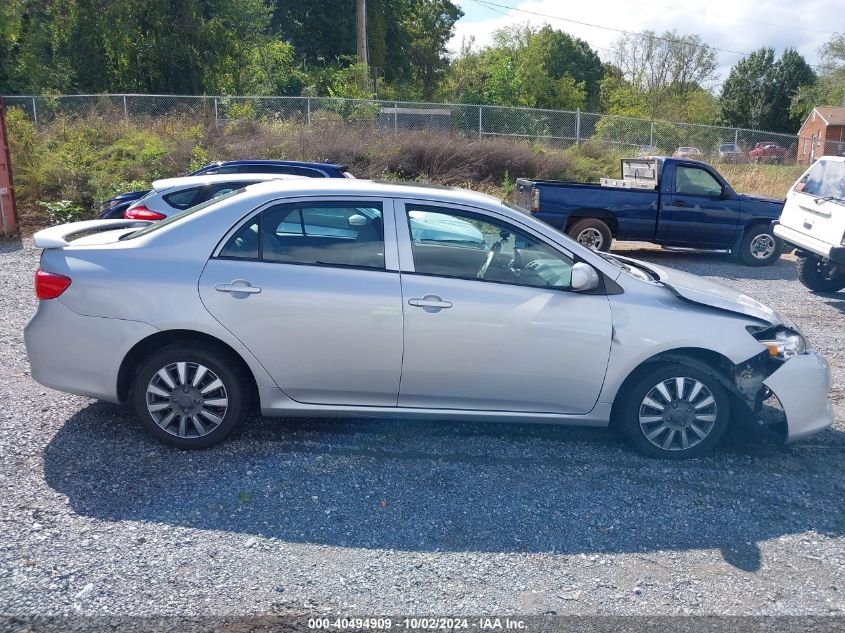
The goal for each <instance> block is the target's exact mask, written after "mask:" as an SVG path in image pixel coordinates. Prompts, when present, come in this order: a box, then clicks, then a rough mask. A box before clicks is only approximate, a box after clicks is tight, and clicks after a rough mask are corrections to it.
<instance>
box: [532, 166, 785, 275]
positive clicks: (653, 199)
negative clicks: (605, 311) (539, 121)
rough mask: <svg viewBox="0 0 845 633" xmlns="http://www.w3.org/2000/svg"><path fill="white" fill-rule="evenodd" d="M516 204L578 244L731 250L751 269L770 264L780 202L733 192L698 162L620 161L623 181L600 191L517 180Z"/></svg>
mask: <svg viewBox="0 0 845 633" xmlns="http://www.w3.org/2000/svg"><path fill="white" fill-rule="evenodd" d="M516 196H517V198H516V203H517V204H518V205H519V206H521V207H523V208H525V209H528V210H530V211H531V213H532V214H533V215H534V216H535V217H537V218H539V219H540V220H543V221H544V222H546V223H547V224H550V225H552V226H554V227H555V228H558V229H560V230H561V231H564V232H565V233H566V234H567V235H569V236H570V237H572V238H573V239H575V240H577V241H578V242H580V243H581V244H584V245H586V246H589V247H591V248H594V249H597V250H602V251H606V250H607V249H608V248H610V244H611V241H612V240H613V239H617V240H632V241H640V242H653V243H655V244H660V245H663V246H678V247H687V248H697V249H713V250H730V251H731V253H733V254H735V255H736V256H737V257H738V258H739V259H740V261H742V262H744V263H745V264H748V265H749V266H766V265H768V264H771V263H773V262H775V261H776V260H777V259H778V257H780V255H781V252H782V250H783V243H782V242H781V240H780V238H778V237H775V235H774V233H773V232H772V226H771V223H772V220H776V219H777V218H778V215H779V214H780V211H781V209H782V208H783V200H773V199H771V198H760V197H756V196H747V195H744V194H739V193H736V192H735V191H734V190H733V189H732V188H731V186H730V185H729V184H728V183H727V181H726V180H725V179H724V178H722V176H721V175H720V174H719V172H718V171H716V170H715V169H714V168H713V167H711V166H710V165H708V164H707V163H703V162H701V161H696V160H686V159H675V158H665V157H645V158H630V159H624V160H623V161H622V178H621V179H612V178H602V179H601V183H600V184H597V185H596V184H587V183H577V182H564V181H557V180H529V179H526V178H520V179H518V180H517V181H516Z"/></svg>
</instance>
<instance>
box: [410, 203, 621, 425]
mask: <svg viewBox="0 0 845 633" xmlns="http://www.w3.org/2000/svg"><path fill="white" fill-rule="evenodd" d="M420 213H424V214H426V215H425V217H426V218H427V219H428V221H429V222H430V223H435V222H436V223H437V224H439V225H441V226H444V227H445V226H451V227H455V229H454V230H453V231H452V232H451V235H450V234H447V233H446V232H444V233H443V234H438V235H435V236H431V235H430V234H428V233H426V232H423V231H420V230H419V228H418V227H417V226H415V223H414V217H415V215H418V214H420ZM395 214H396V220H395V223H396V230H397V239H398V242H399V257H400V263H401V268H402V295H403V297H402V298H403V304H402V308H403V310H404V313H405V328H404V331H405V347H404V350H405V351H404V360H403V363H402V381H401V386H400V390H399V406H401V407H422V408H430V409H472V410H482V411H513V412H533V413H568V414H584V413H588V412H589V411H591V410H592V409H593V407H594V406H595V404H596V402H597V400H598V395H599V392H600V390H601V387H602V383H603V382H604V377H605V373H606V371H607V363H608V356H609V353H610V343H611V337H612V324H611V314H610V305H609V302H608V299H607V296H606V295H605V294H603V293H594V294H585V293H577V292H573V291H571V290H570V288H569V281H570V274H571V268H572V265H573V263H574V262H575V261H576V258H575V257H574V256H573V255H572V254H571V253H566V252H564V251H562V250H560V249H559V248H557V247H556V246H553V245H551V244H549V243H546V242H545V241H544V240H543V239H542V238H541V237H540V236H539V235H537V234H535V233H533V232H532V231H530V230H528V229H527V228H526V227H524V226H522V227H520V226H519V225H518V224H515V223H513V222H512V221H508V220H507V219H506V218H503V217H501V216H497V215H494V214H492V213H491V212H490V211H489V210H482V209H475V208H471V207H463V206H460V205H454V204H444V203H439V202H438V203H434V202H427V201H414V200H397V201H396V205H395ZM458 223H461V224H464V225H466V227H467V230H457V229H458V227H460V224H458ZM470 229H471V230H470ZM479 232H480V233H481V234H482V235H483V236H484V240H483V242H481V243H479V241H478V239H475V238H473V239H470V237H463V236H472V235H473V234H478V233H479Z"/></svg>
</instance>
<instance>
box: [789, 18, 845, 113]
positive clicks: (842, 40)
mask: <svg viewBox="0 0 845 633" xmlns="http://www.w3.org/2000/svg"><path fill="white" fill-rule="evenodd" d="M819 57H820V58H821V66H820V68H819V76H818V80H817V81H816V83H815V84H812V85H804V86H801V87H800V88H799V89H798V90H797V91H796V93H795V94H794V95H793V96H792V102H791V104H790V108H789V114H790V116H791V117H792V119H793V121H800V122H803V120H804V119H805V118H806V117H807V115H808V114H810V112H811V111H812V110H813V108H814V107H816V106H819V105H845V33H835V34H834V35H833V36H832V37H831V38H830V39H829V40H828V41H827V42H826V43H825V44H824V46H822V47H821V49H820V50H819Z"/></svg>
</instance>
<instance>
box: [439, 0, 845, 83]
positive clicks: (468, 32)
mask: <svg viewBox="0 0 845 633" xmlns="http://www.w3.org/2000/svg"><path fill="white" fill-rule="evenodd" d="M455 2H456V4H458V5H460V7H461V9H462V10H463V12H464V17H463V18H461V19H460V20H459V21H458V22H457V24H456V25H455V35H454V37H453V38H452V40H451V42H450V45H449V47H450V49H451V50H452V52H453V53H456V52H457V51H458V50H459V49H460V47H461V42H462V41H463V40H464V39H465V38H469V37H470V36H474V37H475V46H476V48H478V47H480V46H484V45H485V44H488V43H489V42H490V38H491V35H492V33H493V32H494V31H495V30H497V29H500V28H502V27H505V26H509V25H513V24H520V23H522V24H524V23H525V22H530V23H531V24H532V25H534V26H542V25H543V24H546V23H547V24H550V25H551V26H552V27H554V28H557V29H560V30H562V31H566V32H567V33H569V34H570V35H574V36H576V37H580V38H581V39H584V40H586V41H587V42H588V43H589V44H590V45H591V46H592V47H593V49H594V50H595V51H596V52H597V53H598V54H599V57H601V58H602V59H603V60H605V59H608V60H609V59H610V58H611V53H610V50H609V49H610V48H611V46H612V45H613V42H614V41H615V40H616V39H617V38H618V37H619V35H620V34H619V33H618V32H614V31H611V30H606V29H600V28H594V27H590V26H584V25H581V24H575V23H573V22H566V21H563V20H560V19H554V18H550V17H545V16H541V15H532V14H530V13H526V11H532V12H535V13H542V14H546V15H548V16H555V17H556V18H565V19H566V20H575V21H578V22H588V23H591V24H596V25H601V26H604V27H610V28H613V29H622V30H626V31H635V32H639V31H642V30H645V29H649V30H652V31H656V32H658V33H662V32H664V31H667V30H672V29H677V31H678V33H680V34H698V35H700V36H701V38H702V40H703V41H704V42H705V43H706V44H708V45H710V46H712V47H717V48H721V49H726V50H729V51H737V52H740V53H742V52H745V53H748V52H751V51H753V50H755V49H757V48H760V47H763V46H769V47H772V48H774V49H775V52H776V54H780V52H781V51H782V50H783V49H784V48H787V47H790V46H791V47H793V48H796V49H798V51H799V52H800V53H801V54H802V55H804V58H805V59H806V60H807V62H808V63H810V64H818V63H819V58H818V49H819V47H820V46H821V45H822V44H824V43H825V42H826V41H827V40H828V39H829V38H830V36H831V35H832V34H833V33H834V32H836V31H837V30H839V31H840V32H841V31H845V12H843V10H842V0H800V1H796V0H589V1H588V2H584V1H583V0H578V1H572V0H527V1H525V0H455ZM484 3H488V4H487V5H486V6H485V4H484ZM490 3H494V4H490ZM495 5H499V6H495ZM503 7H513V8H516V9H521V11H516V10H513V9H508V8H503ZM716 54H717V60H718V64H719V68H718V73H719V79H718V80H716V81H715V82H714V83H713V85H712V86H710V87H711V88H712V89H715V90H718V88H719V86H720V85H721V82H722V81H724V79H725V78H726V77H727V75H728V72H729V71H730V68H731V66H733V65H734V64H735V63H736V62H738V61H739V60H740V59H742V55H739V54H736V53H729V52H721V51H716Z"/></svg>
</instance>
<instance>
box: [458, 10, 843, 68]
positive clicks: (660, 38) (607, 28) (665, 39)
mask: <svg viewBox="0 0 845 633" xmlns="http://www.w3.org/2000/svg"><path fill="white" fill-rule="evenodd" d="M473 1H474V2H476V3H478V4H481V5H482V6H484V7H486V8H488V9H490V10H492V11H496V9H495V8H494V7H499V8H501V9H508V10H510V11H518V12H520V13H526V14H529V15H536V16H538V17H542V18H548V19H551V20H559V21H561V22H568V23H570V24H578V25H580V26H587V27H590V28H595V29H602V30H605V31H613V32H615V33H623V34H625V35H633V36H635V37H648V38H649V39H654V40H658V41H661V42H669V43H670V44H678V43H681V44H688V43H687V42H684V41H683V40H678V39H672V38H670V37H664V36H661V35H648V36H645V35H643V34H642V33H636V32H634V31H629V30H627V29H619V28H615V27H612V26H604V25H602V24H593V23H592V22H584V21H582V20H573V19H571V18H562V17H560V16H558V15H550V14H548V13H541V12H539V11H529V10H528V9H520V8H518V7H512V6H509V5H506V4H499V3H497V2H493V1H492V0H473ZM498 13H501V14H502V15H505V16H507V13H503V12H501V11H498ZM696 46H697V47H698V48H703V49H706V50H711V51H719V52H721V53H729V54H731V55H740V56H742V57H748V56H749V55H751V53H746V52H744V51H735V50H731V49H728V48H719V47H717V46H709V45H708V44H701V45H696ZM596 48H600V47H598V46H597V47H596ZM602 50H607V49H602ZM808 66H810V68H815V69H817V70H839V68H837V67H835V66H823V65H819V64H808Z"/></svg>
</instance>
